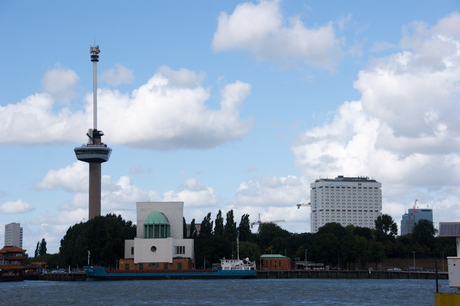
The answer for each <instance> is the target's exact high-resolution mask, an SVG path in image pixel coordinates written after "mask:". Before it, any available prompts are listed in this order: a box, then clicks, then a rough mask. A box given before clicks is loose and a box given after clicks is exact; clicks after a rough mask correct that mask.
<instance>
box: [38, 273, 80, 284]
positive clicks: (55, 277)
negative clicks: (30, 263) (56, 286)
mask: <svg viewBox="0 0 460 306" xmlns="http://www.w3.org/2000/svg"><path fill="white" fill-rule="evenodd" d="M85 279H86V275H85V273H84V272H80V273H48V274H42V275H38V280H49V281H66V282H75V281H77V282H78V281H84V280H85Z"/></svg>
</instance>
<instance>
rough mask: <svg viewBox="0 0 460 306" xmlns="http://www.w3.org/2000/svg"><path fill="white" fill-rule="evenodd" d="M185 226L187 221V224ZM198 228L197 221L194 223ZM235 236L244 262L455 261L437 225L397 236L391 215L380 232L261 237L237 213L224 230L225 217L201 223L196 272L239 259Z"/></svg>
mask: <svg viewBox="0 0 460 306" xmlns="http://www.w3.org/2000/svg"><path fill="white" fill-rule="evenodd" d="M184 222H185V221H184ZM192 224H193V225H194V224H195V220H192ZM235 230H238V231H239V233H240V236H239V240H240V257H241V258H245V257H249V258H250V259H251V260H253V261H254V260H256V261H257V260H258V259H259V258H260V255H261V254H271V253H272V254H281V255H284V256H287V257H289V258H291V259H292V260H296V259H298V260H305V256H307V260H308V261H312V262H316V263H323V264H325V265H330V266H337V265H340V266H341V267H342V268H351V269H352V268H355V267H358V268H365V267H366V266H367V265H369V264H377V263H379V262H381V261H382V260H383V259H385V258H412V256H413V254H414V252H415V253H416V254H417V258H441V257H443V258H445V257H446V256H455V255H456V243H455V238H453V237H436V236H435V234H436V230H435V228H434V225H433V222H431V221H428V220H420V221H419V222H417V223H416V224H415V225H414V228H413V230H412V233H411V234H407V235H404V236H398V235H397V233H398V227H397V224H396V222H395V221H394V220H393V218H392V217H391V216H390V215H387V214H384V215H382V216H379V217H378V218H377V219H376V220H375V229H370V228H365V227H358V226H353V225H348V226H346V227H344V226H342V225H341V224H339V223H334V222H333V223H327V224H326V225H324V226H323V227H321V228H319V229H318V232H316V233H300V234H297V233H290V232H289V231H287V230H285V229H282V228H281V227H280V226H278V225H276V224H273V223H265V224H261V225H259V228H258V232H257V233H252V232H251V230H250V222H249V215H248V214H245V215H243V216H242V217H241V221H240V224H239V226H238V227H237V226H236V225H235V223H234V220H233V211H229V212H228V213H227V219H226V223H225V225H223V218H222V213H221V211H219V213H218V214H217V216H216V219H215V221H214V227H213V222H212V221H211V213H208V214H207V215H206V217H205V218H204V219H203V221H202V223H201V231H200V234H199V235H198V236H197V235H196V233H194V232H193V231H191V233H190V235H189V238H194V239H195V262H196V266H197V267H204V266H206V267H209V265H210V264H211V263H213V262H218V260H219V259H220V258H223V257H225V258H232V257H233V258H236V249H235V248H236V244H235V242H234V241H235V238H236V235H235Z"/></svg>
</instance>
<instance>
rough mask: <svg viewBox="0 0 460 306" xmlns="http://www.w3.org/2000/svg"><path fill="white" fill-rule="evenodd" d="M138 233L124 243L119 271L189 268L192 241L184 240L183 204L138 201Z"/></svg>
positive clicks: (192, 247)
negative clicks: (123, 253) (123, 256)
mask: <svg viewBox="0 0 460 306" xmlns="http://www.w3.org/2000/svg"><path fill="white" fill-rule="evenodd" d="M136 208H137V232H136V237H135V238H134V239H129V240H125V258H124V259H121V260H120V270H156V269H160V270H171V269H179V270H180V269H190V268H192V265H193V261H194V251H193V250H194V243H193V242H194V241H193V239H184V237H183V226H184V224H183V211H184V202H138V203H136Z"/></svg>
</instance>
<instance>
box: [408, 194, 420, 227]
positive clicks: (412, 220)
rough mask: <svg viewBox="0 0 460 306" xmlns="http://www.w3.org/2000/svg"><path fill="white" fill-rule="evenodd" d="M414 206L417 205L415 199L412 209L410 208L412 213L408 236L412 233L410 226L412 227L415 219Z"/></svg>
mask: <svg viewBox="0 0 460 306" xmlns="http://www.w3.org/2000/svg"><path fill="white" fill-rule="evenodd" d="M416 204H417V199H415V202H414V207H412V212H411V214H410V223H409V234H410V233H412V226H413V225H414V219H415V213H416V210H415V205H416ZM417 213H418V212H417Z"/></svg>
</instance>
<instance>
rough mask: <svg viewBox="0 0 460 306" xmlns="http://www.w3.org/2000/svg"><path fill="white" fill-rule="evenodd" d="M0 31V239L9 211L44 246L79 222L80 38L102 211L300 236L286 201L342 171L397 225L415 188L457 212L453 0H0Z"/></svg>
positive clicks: (83, 191)
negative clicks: (139, 204) (244, 218)
mask: <svg viewBox="0 0 460 306" xmlns="http://www.w3.org/2000/svg"><path fill="white" fill-rule="evenodd" d="M0 29H2V30H1V31H0V42H1V43H0V67H1V69H0V157H1V158H0V234H1V235H0V244H2V242H3V238H4V225H5V224H7V223H10V222H20V223H21V225H22V226H23V227H24V248H26V249H28V252H29V253H33V251H34V249H35V245H36V243H37V241H39V240H41V239H42V238H45V239H46V240H47V242H48V251H49V252H52V253H54V252H57V251H58V249H59V243H60V239H61V238H62V237H63V235H64V234H65V231H66V230H67V228H68V227H69V226H71V225H73V224H75V223H78V222H81V221H84V220H86V218H87V216H88V211H87V201H88V199H87V198H88V195H87V189H88V182H87V180H88V165H87V164H85V163H81V162H78V161H77V160H76V158H75V155H74V152H73V148H74V147H76V146H80V145H81V144H83V143H85V142H86V136H85V134H86V131H87V129H88V128H90V127H91V125H92V111H91V103H92V98H91V94H92V63H91V61H90V56H89V47H90V45H91V44H93V42H94V39H96V43H97V44H98V45H99V46H100V49H101V53H100V61H99V63H98V102H99V105H98V128H99V129H100V130H102V131H103V132H104V134H105V136H104V137H103V141H104V142H105V143H107V144H108V145H109V146H110V147H111V148H112V149H113V153H112V156H111V159H110V161H109V162H108V163H105V164H103V165H102V175H103V183H102V193H103V194H102V213H103V214H107V213H116V214H121V215H122V216H123V217H124V218H126V219H129V220H135V219H136V218H135V202H136V201H148V200H151V201H167V200H175V201H184V203H185V218H186V220H187V221H188V222H190V221H191V220H192V218H195V219H196V221H197V222H201V220H202V219H203V217H204V216H205V215H206V214H207V213H208V212H212V217H213V219H214V218H215V215H216V213H217V211H218V210H219V209H220V210H223V211H224V212H226V211H228V210H230V209H233V210H234V212H235V215H236V219H237V220H238V221H239V219H240V217H241V215H242V214H244V213H249V214H250V219H251V221H256V219H257V215H258V214H259V213H260V215H261V218H262V220H276V219H284V220H285V222H283V223H279V225H280V226H281V227H283V228H285V229H287V230H289V231H291V232H307V231H310V221H309V219H310V209H309V208H306V207H302V208H301V209H297V208H296V207H295V204H297V203H300V202H303V201H309V184H310V183H311V182H313V181H314V180H315V179H316V178H318V177H329V178H331V177H336V176H337V175H346V176H369V177H372V178H375V179H376V180H378V181H379V182H381V183H382V190H383V212H384V213H388V214H390V215H391V216H392V217H393V218H394V219H395V221H396V222H398V225H399V222H400V220H401V215H402V214H403V213H404V212H405V211H406V210H407V209H408V208H411V206H412V204H413V202H414V200H415V199H418V201H419V203H420V205H421V206H423V207H426V206H427V205H428V206H429V207H431V208H433V209H434V220H435V225H437V223H438V222H439V221H457V220H458V219H459V218H460V206H459V204H460V201H459V198H458V196H459V194H460V190H459V187H458V186H459V183H460V179H459V178H460V176H459V170H460V158H459V156H458V152H459V148H460V126H459V119H458V107H459V93H460V85H459V84H460V30H459V29H460V14H459V13H458V2H457V1H440V2H434V1H422V2H421V1H378V2H377V1H372V2H371V1H367V2H365V1H353V2H352V1H350V2H345V1H262V2H257V1H254V2H240V1H135V2H126V1H42V2H37V1H19V2H18V1H3V2H1V3H0Z"/></svg>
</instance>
